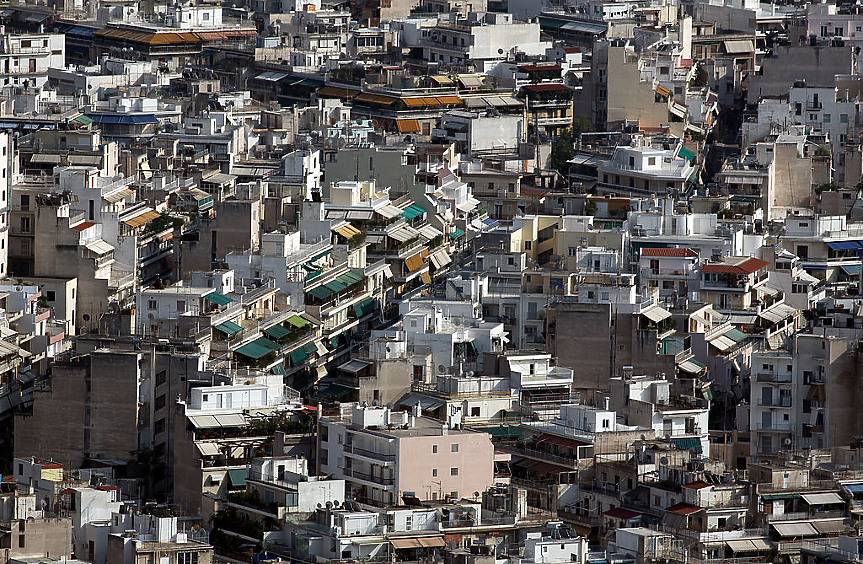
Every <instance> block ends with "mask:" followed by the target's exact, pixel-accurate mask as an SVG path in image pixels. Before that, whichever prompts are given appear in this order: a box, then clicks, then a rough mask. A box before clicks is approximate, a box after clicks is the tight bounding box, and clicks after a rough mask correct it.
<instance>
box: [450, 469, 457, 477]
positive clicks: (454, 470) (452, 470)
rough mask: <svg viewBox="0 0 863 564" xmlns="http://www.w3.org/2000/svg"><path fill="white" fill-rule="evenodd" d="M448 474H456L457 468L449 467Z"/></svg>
mask: <svg viewBox="0 0 863 564" xmlns="http://www.w3.org/2000/svg"><path fill="white" fill-rule="evenodd" d="M449 475H450V476H458V468H450V469H449Z"/></svg>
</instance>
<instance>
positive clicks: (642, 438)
mask: <svg viewBox="0 0 863 564" xmlns="http://www.w3.org/2000/svg"><path fill="white" fill-rule="evenodd" d="M641 440H642V441H645V440H647V439H646V438H645V436H644V433H642V434H641Z"/></svg>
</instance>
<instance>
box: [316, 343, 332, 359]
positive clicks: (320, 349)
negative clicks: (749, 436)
mask: <svg viewBox="0 0 863 564" xmlns="http://www.w3.org/2000/svg"><path fill="white" fill-rule="evenodd" d="M315 348H316V349H318V355H319V356H326V355H327V353H329V352H330V351H328V350H327V347H325V346H324V344H323V343H321V342H320V341H316V342H315Z"/></svg>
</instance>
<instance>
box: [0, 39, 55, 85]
mask: <svg viewBox="0 0 863 564" xmlns="http://www.w3.org/2000/svg"><path fill="white" fill-rule="evenodd" d="M65 66H66V36H65V35H63V34H62V33H27V34H13V33H7V34H4V36H3V42H2V44H0V80H2V87H3V89H4V91H8V92H15V90H13V89H14V88H18V89H19V90H18V92H21V89H25V88H33V89H39V88H42V87H43V86H45V83H46V82H47V81H48V69H49V68H50V67H55V68H63V67H65Z"/></svg>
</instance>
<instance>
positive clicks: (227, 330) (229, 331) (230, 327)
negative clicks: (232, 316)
mask: <svg viewBox="0 0 863 564" xmlns="http://www.w3.org/2000/svg"><path fill="white" fill-rule="evenodd" d="M216 329H218V330H219V331H221V332H222V333H224V334H225V335H236V334H237V333H239V332H241V331H242V330H243V328H242V327H240V326H239V325H237V324H236V323H234V322H233V321H224V322H222V323H219V324H218V325H216Z"/></svg>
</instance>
